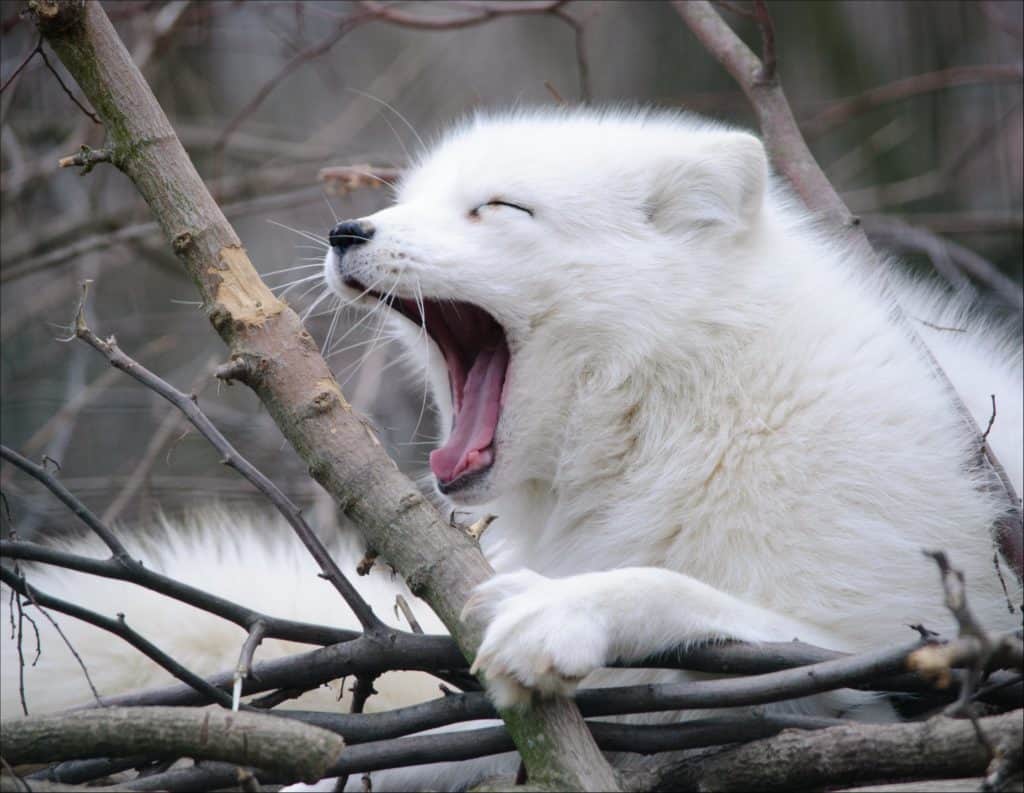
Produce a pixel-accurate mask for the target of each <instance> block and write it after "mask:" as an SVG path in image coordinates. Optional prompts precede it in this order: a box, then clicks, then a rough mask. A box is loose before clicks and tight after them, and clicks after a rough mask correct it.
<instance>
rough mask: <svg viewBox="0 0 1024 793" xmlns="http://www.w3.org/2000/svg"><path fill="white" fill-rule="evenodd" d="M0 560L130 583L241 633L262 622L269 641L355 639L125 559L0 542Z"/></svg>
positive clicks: (351, 634) (351, 633)
mask: <svg viewBox="0 0 1024 793" xmlns="http://www.w3.org/2000/svg"><path fill="white" fill-rule="evenodd" d="M0 557H4V558H8V559H24V560H26V561H33V562H42V563H43V564H52V565H56V566H57V567H64V568H67V569H68V570H77V571H79V572H82V573H89V574H91V575H98V576H102V577H104V578H114V579H117V580H119V581H130V582H131V583H133V584H136V585H138V586H141V587H145V588H146V589H151V590H153V591H154V592H159V593H160V594H162V595H166V596H167V597H171V598H174V599H175V600H180V601H181V602H182V603H187V604H188V605H190V606H193V607H195V608H198V609H201V610H202V611H206V612H209V613H210V614H215V615H216V616H218V617H220V618H221V619H225V620H227V621H229V622H233V623H235V624H236V625H238V626H239V627H241V628H243V629H245V630H249V629H250V626H252V625H254V624H255V623H256V622H263V623H264V624H265V625H266V626H267V627H266V630H267V636H269V637H271V638H276V639H287V640H289V641H294V642H304V643H307V644H334V643H335V642H345V641H351V640H352V639H354V638H356V637H357V636H358V635H359V634H357V633H356V632H355V631H349V630H344V629H342V628H335V627H332V626H327V625H314V624H312V623H305V622H295V621H293V620H285V619H277V618H275V617H270V616H268V615H266V614H261V613H260V612H258V611H254V610H253V609H251V608H249V607H248V606H243V605H241V604H238V603H233V602H231V601H230V600H226V599H224V598H220V597H217V596H216V595H213V594H210V593H209V592H205V591H203V590H201V589H197V588H195V587H192V586H189V585H188V584H184V583H182V582H180V581H177V580H176V579H173V578H169V577H168V576H165V575H162V574H161V573H157V572H156V571H154V570H151V569H150V568H148V567H146V566H145V565H142V564H139V563H138V562H136V561H135V560H134V559H132V558H130V557H128V556H125V557H123V558H121V559H118V558H111V559H93V558H91V557H88V556H79V555H78V554H74V553H71V552H69V551H63V550H59V549H56V548H48V547H46V546H43V545H37V544H35V543H31V542H21V541H15V540H0Z"/></svg>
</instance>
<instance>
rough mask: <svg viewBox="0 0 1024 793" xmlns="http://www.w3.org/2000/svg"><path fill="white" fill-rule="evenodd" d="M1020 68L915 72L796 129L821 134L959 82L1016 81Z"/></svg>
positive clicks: (841, 103) (986, 66)
mask: <svg viewBox="0 0 1024 793" xmlns="http://www.w3.org/2000/svg"><path fill="white" fill-rule="evenodd" d="M1022 76H1024V70H1022V69H1021V67H1020V66H1019V65H1014V66H1006V65H1002V64H991V65H989V64H983V65H979V66H952V67H950V68H948V69H940V70H938V71H934V72H925V73H923V74H915V75H913V76H911V77H904V78H902V79H900V80H895V81H893V82H891V83H886V84H885V85H880V86H878V87H876V88H872V89H871V90H869V91H865V92H864V93H862V94H858V95H857V96H852V97H848V98H846V99H840V100H839V101H837V102H833V103H832V104H830V105H829V106H828V107H826V108H825V109H824V110H822V111H821V112H819V113H818V114H817V115H816V116H814V117H813V118H810V119H808V120H806V121H804V122H803V123H802V124H801V125H800V128H801V129H802V130H803V132H804V134H805V135H807V136H808V137H811V138H814V137H817V136H819V135H823V134H824V133H826V132H828V131H829V130H831V129H833V128H835V127H837V126H838V125H840V124H843V123H845V122H846V121H848V120H849V119H851V118H853V117H854V116H856V115H858V114H860V113H863V112H865V111H866V110H870V109H871V108H874V107H878V106H879V105H882V104H886V103H888V102H896V101H899V100H902V99H909V98H910V97H912V96H918V95H920V94H926V93H931V92H933V91H941V90H942V89H944V88H952V87H954V86H959V85H978V84H983V85H984V84H989V83H1020V82H1021V78H1022Z"/></svg>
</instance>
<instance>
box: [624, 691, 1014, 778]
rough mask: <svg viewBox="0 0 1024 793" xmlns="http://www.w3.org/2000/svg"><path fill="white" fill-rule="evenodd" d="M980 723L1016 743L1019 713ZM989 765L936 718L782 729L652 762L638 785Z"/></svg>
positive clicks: (966, 737)
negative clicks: (741, 742) (732, 744)
mask: <svg viewBox="0 0 1024 793" xmlns="http://www.w3.org/2000/svg"><path fill="white" fill-rule="evenodd" d="M980 721H981V724H982V725H983V727H984V728H985V730H986V732H990V733H992V734H999V735H1003V736H1005V738H1006V740H1007V742H1008V744H1009V745H1011V746H1012V745H1013V743H1014V742H1016V743H1017V744H1019V743H1020V741H1021V739H1022V735H1021V733H1022V727H1024V721H1022V719H1021V712H1020V711H1019V710H1018V711H1015V712H1012V713H1006V714H1003V715H1001V716H991V717H989V718H986V719H981V720H980ZM780 758H785V759H784V761H783V762H780ZM865 758H870V762H865ZM988 765H989V757H988V753H987V752H986V750H985V748H984V747H983V746H981V745H980V744H979V743H978V742H977V740H976V739H975V733H974V729H973V728H972V727H971V725H970V723H968V722H966V721H956V720H953V719H948V718H946V717H942V716H939V717H936V718H933V719H929V720H928V721H925V722H915V723H907V724H847V725H843V726H838V727H830V728H827V729H823V730H816V731H814V732H809V733H808V732H795V731H793V732H783V733H782V734H780V735H777V736H775V737H774V738H766V739H764V740H760V741H754V742H752V743H748V744H746V745H744V746H740V747H737V748H730V749H725V750H723V751H719V752H713V753H704V754H700V755H697V756H695V757H687V758H684V759H682V760H672V759H670V760H668V761H664V762H662V761H657V760H655V761H652V762H651V764H650V767H651V769H652V771H651V772H650V774H649V776H646V777H645V778H643V780H642V781H641V780H640V779H638V780H637V781H638V782H640V786H641V787H642V788H644V789H661V790H717V791H732V790H736V791H742V790H763V791H785V790H794V789H798V790H813V789H818V788H823V787H830V788H831V787H834V786H836V785H844V784H853V783H862V784H863V783H867V782H872V781H881V780H890V779H901V778H911V779H918V780H920V779H922V778H925V779H948V778H951V777H953V778H956V777H966V776H971V775H977V774H981V773H984V772H985V770H986V768H987V767H988ZM639 776H640V775H639V774H638V777H639ZM917 789H919V790H920V789H921V788H920V787H919V788H917Z"/></svg>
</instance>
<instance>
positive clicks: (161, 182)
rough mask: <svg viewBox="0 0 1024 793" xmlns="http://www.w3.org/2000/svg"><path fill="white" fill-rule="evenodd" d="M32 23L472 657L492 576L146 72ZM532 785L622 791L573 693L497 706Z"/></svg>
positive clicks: (228, 331) (277, 415)
mask: <svg viewBox="0 0 1024 793" xmlns="http://www.w3.org/2000/svg"><path fill="white" fill-rule="evenodd" d="M30 8H31V9H32V10H33V11H34V17H35V19H34V21H35V23H36V25H37V26H38V27H39V29H40V32H41V33H42V34H43V36H44V37H45V38H46V39H47V42H48V43H49V44H50V46H51V47H52V48H53V50H54V52H56V53H57V55H58V56H59V57H60V59H61V61H62V62H63V64H64V66H65V67H66V68H67V70H68V71H69V72H70V73H71V74H72V76H73V77H74V78H75V79H76V80H77V81H78V84H79V87H80V88H81V89H82V92H83V93H84V94H85V96H86V97H87V98H88V99H89V101H90V103H91V104H92V106H93V107H94V108H95V109H96V112H97V113H98V114H99V116H100V118H101V119H102V120H103V123H104V126H105V128H106V132H107V136H108V140H107V142H106V146H105V148H107V149H110V150H111V151H112V152H113V153H114V154H113V157H112V162H113V163H114V165H116V166H117V167H118V169H120V170H121V171H122V172H124V173H125V174H126V175H127V176H128V177H129V178H130V179H131V180H132V182H133V183H134V184H135V186H136V188H137V189H138V190H139V192H140V193H141V194H142V196H143V198H144V199H145V200H146V202H147V204H148V205H149V207H150V209H151V210H152V212H153V214H154V216H155V218H156V220H157V221H158V222H159V223H160V226H161V228H162V230H163V232H164V235H165V237H166V239H167V240H168V241H169V242H170V244H171V245H172V247H173V249H174V251H175V253H176V254H177V255H178V257H179V258H180V260H181V261H182V264H183V265H184V267H185V269H186V270H187V271H188V273H189V275H190V276H191V277H192V279H193V280H194V281H195V283H196V286H197V288H198V290H199V293H200V295H201V297H202V301H203V306H204V308H205V310H206V312H207V315H208V316H209V319H210V321H211V322H212V324H213V326H214V328H215V329H216V330H217V331H218V333H219V334H220V335H221V338H222V339H223V340H224V341H225V343H226V344H227V345H228V346H229V347H230V349H231V356H232V362H233V364H234V365H235V366H234V367H233V368H234V370H235V371H236V372H238V371H239V370H241V373H240V376H239V379H241V380H243V382H245V383H246V384H247V385H249V386H250V387H251V388H252V389H253V390H254V391H255V393H256V394H257V396H259V398H260V399H261V400H262V401H263V403H264V404H265V405H266V407H267V409H268V411H269V413H270V415H271V416H272V417H273V418H274V420H275V422H276V423H277V425H278V427H279V428H280V429H281V431H282V432H283V433H284V435H285V437H286V438H287V439H288V440H289V441H290V442H291V444H292V446H293V447H294V448H295V449H296V451H297V452H298V453H299V455H300V456H301V457H302V458H303V459H304V460H305V462H306V463H307V465H308V466H309V470H310V473H311V474H312V476H313V477H314V478H315V479H316V480H317V481H318V482H319V483H320V484H321V485H323V487H324V488H325V489H326V490H327V491H328V492H329V493H330V494H331V495H332V496H333V497H334V498H335V499H336V500H337V502H338V504H339V505H340V507H341V509H342V511H343V512H344V513H345V514H346V516H347V517H348V518H350V519H351V520H352V521H353V522H354V523H355V524H356V525H357V526H359V527H360V528H361V529H362V531H363V533H364V535H365V537H366V539H367V542H368V544H369V546H370V547H371V548H372V549H373V550H374V551H376V552H377V553H379V554H381V555H382V556H384V557H386V558H387V559H388V561H389V562H390V563H391V564H392V565H393V566H394V567H395V569H396V570H397V571H398V572H399V573H400V574H402V575H403V576H404V577H405V579H406V581H407V582H408V584H409V587H410V589H411V590H412V591H413V593H414V594H416V595H419V596H421V597H423V598H424V599H425V600H426V601H427V602H428V603H429V604H430V605H431V606H432V607H433V608H434V610H435V611H436V612H437V613H438V615H439V616H440V617H441V619H442V620H443V621H444V622H445V624H446V625H447V626H448V628H449V630H450V631H451V632H452V635H453V636H454V637H455V638H456V640H457V641H458V642H459V645H460V648H461V649H462V651H463V653H465V654H466V655H467V656H469V657H472V656H473V655H474V654H475V651H476V648H477V646H478V645H479V641H480V637H481V632H482V625H481V624H480V623H479V622H478V621H473V622H469V623H467V624H463V623H462V622H461V621H460V619H459V614H460V612H461V610H462V608H463V606H464V605H465V603H466V601H467V599H468V597H469V594H470V592H471V591H472V590H473V588H474V587H475V586H476V585H477V584H479V583H480V582H482V581H483V580H485V579H486V578H487V577H489V576H490V575H492V573H493V571H492V570H491V567H490V565H488V564H487V561H486V560H485V559H484V557H483V554H482V553H481V552H480V549H479V547H478V546H477V545H476V544H475V543H474V542H473V541H472V540H471V539H470V538H469V537H468V536H466V535H465V534H463V533H461V532H460V531H459V530H457V529H456V528H454V527H451V526H449V525H448V524H447V522H446V521H445V520H444V519H443V518H442V517H441V516H440V515H439V514H438V513H437V510H435V509H434V508H433V506H432V505H431V504H430V503H429V502H428V501H427V500H426V499H425V498H424V497H423V495H422V494H421V493H420V492H419V491H418V490H417V489H416V486H415V485H414V484H413V483H412V482H410V481H409V479H408V478H407V477H405V476H404V475H403V474H402V473H401V472H400V471H398V469H397V467H396V466H395V464H394V463H393V462H392V461H391V459H390V458H389V457H388V456H387V454H386V452H385V451H384V449H383V447H382V446H381V444H380V442H379V441H378V440H377V438H376V436H375V435H374V433H373V431H372V430H371V429H370V428H369V427H368V426H366V425H365V424H364V423H363V421H362V420H361V419H360V418H359V417H358V416H357V415H356V414H355V413H354V412H353V411H352V408H351V407H350V405H349V404H348V402H347V401H346V400H345V398H344V396H343V395H342V393H341V389H340V388H339V387H338V384H337V383H336V382H335V380H334V378H333V376H332V374H331V371H330V369H329V368H328V366H327V364H326V363H325V362H324V360H323V358H322V357H321V356H320V355H319V354H318V351H317V349H316V344H315V343H314V341H313V339H312V337H311V336H310V335H309V333H307V332H306V331H305V330H304V329H303V328H302V325H301V323H300V321H299V318H298V316H297V315H296V314H295V312H293V311H292V310H291V309H290V308H289V307H288V306H287V305H285V304H284V303H282V302H281V301H280V300H278V299H277V298H276V297H274V295H273V293H272V292H271V291H270V290H269V289H268V288H267V287H266V285H265V284H264V283H263V282H262V281H261V280H260V278H259V275H258V274H257V272H256V270H255V268H254V267H253V265H252V263H251V261H250V260H249V257H248V255H247V254H246V252H245V249H244V248H243V247H242V243H241V240H239V238H238V235H237V234H236V233H235V230H234V229H233V228H232V227H231V225H230V224H229V223H228V222H227V220H226V218H225V217H224V215H223V213H222V212H221V210H220V207H218V206H217V204H216V202H215V201H214V200H213V197H212V196H211V195H210V193H209V191H208V190H207V189H206V187H205V185H204V184H203V182H202V180H201V179H200V178H199V174H198V173H197V172H196V170H195V167H194V166H193V164H192V162H191V160H190V159H189V157H188V155H187V154H186V153H185V150H184V148H183V147H182V145H181V141H180V140H178V137H177V136H176V135H175V134H174V130H173V128H172V127H171V125H170V122H169V121H168V120H167V117H166V115H165V114H164V112H163V110H162V109H161V107H160V105H159V103H158V102H157V100H156V98H155V97H154V96H153V93H152V91H151V90H150V88H149V86H148V85H147V84H146V81H145V79H144V78H143V76H142V75H141V73H140V72H139V70H138V69H137V68H136V66H135V64H134V63H133V62H132V60H131V56H130V55H129V54H128V52H127V50H126V49H125V47H124V45H123V43H122V42H121V40H120V39H119V38H118V36H117V33H116V32H115V30H114V29H113V26H112V25H111V24H110V20H109V19H108V18H107V15H106V13H105V12H104V11H103V8H102V7H101V6H100V5H99V4H98V3H86V4H85V5H84V7H83V6H82V5H81V4H79V3H77V2H73V0H30ZM502 716H503V718H505V720H506V723H507V724H508V725H509V730H510V732H511V733H512V735H513V738H514V740H515V743H516V746H517V747H518V748H519V750H520V752H521V753H522V755H523V758H524V761H525V763H526V766H527V769H528V771H529V773H530V779H531V780H532V781H533V782H534V783H536V784H542V785H550V786H555V787H562V788H563V789H564V788H570V789H588V788H596V789H604V790H617V789H619V784H618V781H617V780H616V778H615V776H614V774H613V772H612V770H611V767H610V766H609V765H608V763H607V761H606V760H605V759H604V758H603V757H602V755H601V753H600V751H599V750H598V748H597V746H596V744H595V743H594V740H593V738H592V737H591V736H590V734H589V732H587V730H586V725H585V723H584V722H583V717H582V716H581V715H580V713H579V711H578V710H577V709H576V707H575V705H573V704H572V702H571V701H569V700H566V699H556V700H552V701H550V702H544V703H540V704H538V705H537V707H535V708H532V709H530V710H526V711H508V712H505V713H503V714H502Z"/></svg>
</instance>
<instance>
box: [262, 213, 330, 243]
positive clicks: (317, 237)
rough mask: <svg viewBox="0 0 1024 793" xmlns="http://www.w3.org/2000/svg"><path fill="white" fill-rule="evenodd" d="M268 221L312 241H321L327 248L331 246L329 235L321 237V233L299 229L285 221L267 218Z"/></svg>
mask: <svg viewBox="0 0 1024 793" xmlns="http://www.w3.org/2000/svg"><path fill="white" fill-rule="evenodd" d="M267 223H270V224H271V225H273V226H278V227H280V228H282V229H284V230H285V231H290V232H292V233H293V234H298V235H299V236H300V237H305V238H306V239H307V240H309V241H310V242H319V243H320V244H321V245H323V246H324V248H325V249H326V248H330V247H331V246H330V243H329V242H328V240H327V237H321V236H320V235H319V234H314V233H313V232H312V231H303V230H302V229H297V228H294V227H293V226H288V225H286V224H284V223H278V222H277V221H276V220H270V219H269V218H268V219H267Z"/></svg>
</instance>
